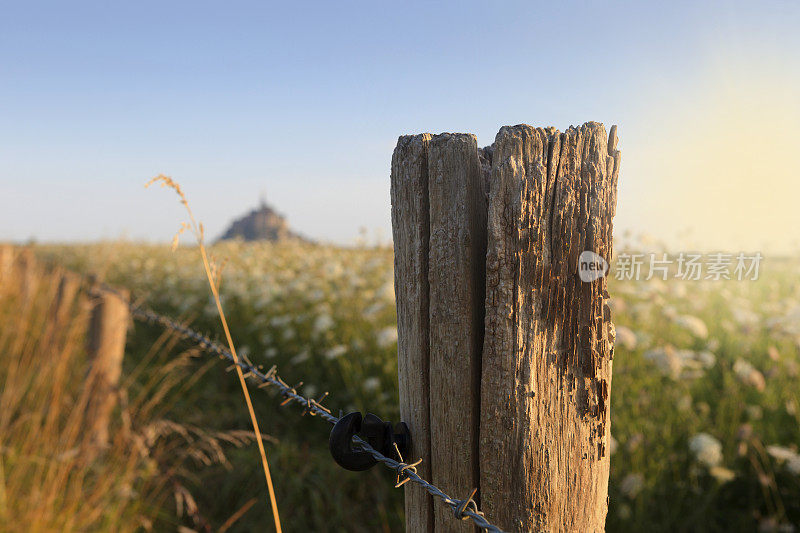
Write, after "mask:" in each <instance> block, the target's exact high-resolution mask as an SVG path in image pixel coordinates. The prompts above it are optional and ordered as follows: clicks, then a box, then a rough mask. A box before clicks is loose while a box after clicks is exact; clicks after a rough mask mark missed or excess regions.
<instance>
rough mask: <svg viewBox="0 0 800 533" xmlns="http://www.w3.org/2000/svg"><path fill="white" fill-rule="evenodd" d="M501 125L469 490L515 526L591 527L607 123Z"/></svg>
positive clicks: (606, 378) (600, 394)
mask: <svg viewBox="0 0 800 533" xmlns="http://www.w3.org/2000/svg"><path fill="white" fill-rule="evenodd" d="M609 137H610V138H609V139H607V138H606V133H605V129H604V128H603V126H602V125H601V124H597V123H587V124H584V125H583V126H581V127H579V128H570V129H569V130H567V131H566V132H564V133H559V132H557V131H555V130H553V129H541V128H533V127H530V126H527V125H520V126H514V127H504V128H502V129H501V130H500V132H499V133H498V135H497V138H496V140H495V144H494V153H493V164H492V176H491V180H490V181H491V186H490V199H489V214H488V252H487V290H486V335H485V342H484V349H483V358H482V365H483V368H482V383H481V386H482V390H481V415H482V416H481V426H480V494H481V506H482V509H483V511H485V512H486V514H487V516H488V517H490V518H491V519H492V520H493V521H494V522H495V523H497V524H498V525H500V526H501V527H503V528H505V529H508V530H513V531H542V530H545V531H601V530H603V529H604V527H605V517H606V512H607V494H608V474H609V456H608V439H609V434H610V433H609V431H610V424H609V407H610V396H609V394H610V387H611V358H612V355H613V340H614V332H613V325H612V324H611V319H610V312H609V309H608V306H607V305H606V302H605V300H606V298H607V297H608V293H607V291H606V279H605V278H604V277H603V278H600V279H597V280H595V281H592V282H582V281H581V280H580V278H579V276H578V257H579V255H580V254H581V252H583V251H585V250H589V251H593V252H595V253H597V254H598V255H600V256H601V257H603V258H604V259H605V260H606V261H609V262H610V259H611V233H612V217H613V216H614V212H615V206H616V185H617V175H618V171H619V160H620V159H619V152H618V151H617V150H616V128H615V127H612V129H611V132H610V135H609Z"/></svg>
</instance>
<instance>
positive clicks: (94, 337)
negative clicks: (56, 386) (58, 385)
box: [86, 289, 130, 447]
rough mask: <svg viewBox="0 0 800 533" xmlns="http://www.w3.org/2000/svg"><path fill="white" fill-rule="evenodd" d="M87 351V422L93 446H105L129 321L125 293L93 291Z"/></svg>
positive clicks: (126, 295) (115, 399) (126, 294)
mask: <svg viewBox="0 0 800 533" xmlns="http://www.w3.org/2000/svg"><path fill="white" fill-rule="evenodd" d="M95 293H96V294H95V295H94V298H95V302H94V306H93V308H92V313H91V319H90V323H89V335H88V340H87V350H88V354H89V360H90V361H91V363H90V364H91V366H90V370H89V376H88V378H87V386H88V387H89V401H88V407H87V413H86V420H87V423H88V427H89V428H90V430H89V431H90V438H91V441H92V443H93V444H95V445H97V446H100V447H104V446H107V445H108V440H109V431H108V426H109V423H110V421H111V414H112V412H113V411H114V406H115V405H116V404H117V400H118V390H117V388H118V386H119V379H120V376H121V374H122V358H123V355H124V353H125V336H126V333H127V330H128V322H129V321H130V313H129V309H128V298H129V295H128V293H127V291H118V292H111V291H105V290H101V289H96V290H95Z"/></svg>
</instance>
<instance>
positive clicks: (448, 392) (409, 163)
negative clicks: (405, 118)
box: [392, 133, 487, 531]
mask: <svg viewBox="0 0 800 533" xmlns="http://www.w3.org/2000/svg"><path fill="white" fill-rule="evenodd" d="M486 202H487V196H486V191H485V179H484V176H483V172H482V170H481V162H480V160H479V155H478V147H477V142H476V139H475V136H474V135H468V134H449V133H444V134H441V135H434V136H431V135H428V134H423V135H416V136H408V137H401V138H400V140H399V141H398V144H397V148H396V149H395V152H394V156H393V159H392V224H393V233H394V243H395V290H396V294H397V314H398V332H399V338H398V356H399V359H398V367H399V368H398V370H399V380H400V406H401V416H402V417H403V420H404V421H405V422H406V423H408V424H409V427H410V428H411V432H412V435H413V439H414V448H415V449H414V456H413V457H411V458H410V459H412V460H416V459H419V458H422V459H423V462H422V465H420V466H419V467H418V473H420V475H422V476H423V477H425V476H426V475H429V476H428V477H427V479H430V480H431V481H432V482H433V483H434V484H435V485H437V486H438V487H439V488H441V489H443V490H445V491H447V492H452V493H453V494H458V495H460V496H461V497H464V496H466V494H468V492H469V490H470V489H472V488H473V487H477V484H478V453H477V445H478V428H479V424H478V416H479V414H480V412H479V403H478V402H479V400H480V387H479V385H478V383H479V379H480V357H481V348H482V340H483V321H484V315H483V301H484V294H485V281H484V280H485V276H484V272H485V271H484V269H485V255H486ZM406 491H407V492H406V522H407V523H406V529H407V531H434V530H435V531H467V530H470V529H471V527H472V526H471V525H470V524H468V523H466V522H459V521H456V520H453V516H452V511H451V510H450V509H449V508H447V507H445V506H443V505H442V504H441V503H440V502H439V503H437V504H435V505H431V504H432V501H431V498H430V496H429V495H428V494H427V493H426V492H424V491H423V490H422V489H420V488H419V487H416V486H414V485H411V484H409V485H407V489H406Z"/></svg>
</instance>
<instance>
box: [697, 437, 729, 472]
mask: <svg viewBox="0 0 800 533" xmlns="http://www.w3.org/2000/svg"><path fill="white" fill-rule="evenodd" d="M689 451H690V452H692V454H693V455H694V457H695V459H697V462H699V463H700V464H702V465H705V466H707V467H708V468H713V467H715V466H717V465H719V464H720V463H721V462H722V443H720V441H718V440H717V439H715V438H714V437H712V436H711V435H709V434H708V433H698V434H697V435H695V436H693V437H692V438H691V439H689Z"/></svg>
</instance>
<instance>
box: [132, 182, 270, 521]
mask: <svg viewBox="0 0 800 533" xmlns="http://www.w3.org/2000/svg"><path fill="white" fill-rule="evenodd" d="M154 183H159V184H160V185H161V186H162V187H167V188H170V189H172V190H174V191H175V192H176V193H177V195H178V196H179V197H180V201H181V204H182V205H183V206H184V208H185V209H186V212H187V214H188V216H189V222H188V223H186V222H184V223H183V224H182V225H181V228H180V230H179V231H178V233H177V234H176V235H175V238H174V239H173V248H176V247H177V245H178V238H179V236H180V235H181V233H183V232H184V231H186V230H190V231H191V232H192V234H193V235H194V237H195V239H196V241H197V244H198V247H199V248H200V256H201V257H202V260H203V268H204V269H205V273H206V277H207V278H208V284H209V287H210V288H211V294H212V295H213V297H214V303H215V304H216V307H217V312H218V313H219V318H220V321H221V322H222V329H223V330H224V332H225V339H226V341H227V342H228V348H229V349H230V351H231V354H232V355H233V360H234V363H236V374H237V375H238V376H239V384H240V385H241V387H242V394H243V395H244V400H245V403H246V404H247V410H248V412H249V413H250V421H251V422H252V424H253V431H254V433H255V436H256V442H257V443H258V451H259V453H260V454H261V464H262V466H263V468H264V477H265V479H266V480H267V489H268V491H269V500H270V506H271V507H272V517H273V519H274V521H275V530H276V531H277V533H281V532H282V530H281V520H280V515H279V513H278V502H277V500H276V499H275V489H274V488H273V486H272V476H271V475H270V471H269V463H268V461H267V452H266V450H265V449H264V442H263V440H262V438H261V431H260V429H259V426H258V419H257V418H256V413H255V410H254V409H253V402H252V401H251V400H250V391H249V390H248V388H247V382H246V381H245V379H244V374H243V373H242V369H241V367H240V366H239V365H238V363H239V356H238V355H237V353H236V347H235V346H234V344H233V338H232V337H231V332H230V329H229V328H228V321H227V320H226V318H225V312H224V311H223V309H222V303H221V302H220V297H219V283H220V281H221V269H219V268H217V266H216V264H215V263H213V262H212V261H210V260H209V257H208V252H207V250H206V246H205V238H204V230H203V224H202V223H198V222H197V220H196V219H195V217H194V213H192V209H191V207H190V206H189V201H188V200H187V198H186V195H185V194H184V192H183V190H182V189H181V187H180V185H179V184H178V183H177V182H175V181H174V180H173V179H172V178H170V177H169V176H165V175H163V174H159V175H158V176H156V177H155V178H153V179H151V180H150V181H148V182H147V184H145V187H149V186H150V185H152V184H154ZM248 362H249V361H248Z"/></svg>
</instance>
